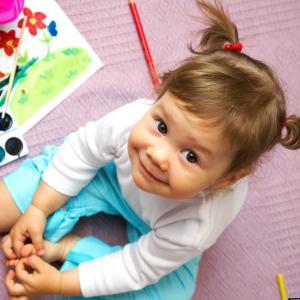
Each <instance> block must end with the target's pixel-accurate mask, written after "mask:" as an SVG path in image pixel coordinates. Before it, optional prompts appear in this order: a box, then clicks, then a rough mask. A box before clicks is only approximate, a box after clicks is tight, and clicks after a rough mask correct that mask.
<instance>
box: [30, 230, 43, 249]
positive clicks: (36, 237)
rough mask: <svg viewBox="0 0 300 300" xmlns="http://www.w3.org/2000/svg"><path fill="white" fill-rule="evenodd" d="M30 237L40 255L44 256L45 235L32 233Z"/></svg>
mask: <svg viewBox="0 0 300 300" xmlns="http://www.w3.org/2000/svg"><path fill="white" fill-rule="evenodd" d="M30 237H31V241H32V244H33V246H34V248H35V249H36V251H37V253H38V255H43V254H44V253H43V249H44V239H43V234H42V233H41V232H35V231H32V232H30Z"/></svg>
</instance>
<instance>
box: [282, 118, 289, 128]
mask: <svg viewBox="0 0 300 300" xmlns="http://www.w3.org/2000/svg"><path fill="white" fill-rule="evenodd" d="M288 120H289V118H288V117H285V118H284V120H283V125H284V126H286V125H287V122H288Z"/></svg>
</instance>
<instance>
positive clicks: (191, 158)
mask: <svg viewBox="0 0 300 300" xmlns="http://www.w3.org/2000/svg"><path fill="white" fill-rule="evenodd" d="M182 154H183V156H184V158H185V159H186V160H187V161H188V162H189V163H191V164H196V163H197V162H198V157H197V154H196V153H195V152H193V151H191V150H184V151H182Z"/></svg>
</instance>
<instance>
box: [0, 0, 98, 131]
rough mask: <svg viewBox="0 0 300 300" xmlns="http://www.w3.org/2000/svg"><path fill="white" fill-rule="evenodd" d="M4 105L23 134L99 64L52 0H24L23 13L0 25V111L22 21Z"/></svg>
mask: <svg viewBox="0 0 300 300" xmlns="http://www.w3.org/2000/svg"><path fill="white" fill-rule="evenodd" d="M24 16H26V17H27V21H26V24H25V33H24V38H23V43H22V45H21V51H20V56H19V58H18V64H17V70H16V75H15V78H14V82H13V90H12V94H11V99H10V102H9V109H10V111H11V112H12V114H13V117H14V120H15V121H16V122H17V124H18V126H19V128H20V129H21V130H22V132H23V133H25V132H26V131H28V130H29V129H30V128H31V127H33V126H34V125H35V124H36V123H37V122H39V121H40V120H41V119H42V118H43V117H44V116H45V115H46V114H48V113H49V112H50V111H51V110H52V109H53V108H55V107H56V106H57V105H58V104H59V103H61V101H63V100H64V99H65V98H66V97H67V96H68V95H70V94H71V93H72V92H73V91H74V90H75V89H77V88H78V87H79V86H80V85H81V84H82V83H84V82H85V81H86V80H87V79H88V78H89V77H90V76H91V75H93V74H94V73H95V72H96V71H97V70H98V69H99V68H101V67H102V66H103V63H102V62H101V60H100V58H99V57H98V56H97V55H96V54H95V52H94V51H93V50H92V48H91V47H90V45H89V44H88V43H87V42H86V40H85V39H84V38H83V37H82V35H81V34H80V33H79V31H78V30H77V29H76V28H75V26H74V25H73V24H72V23H71V21H70V20H69V19H68V17H67V16H66V15H65V14H64V12H63V11H62V9H61V8H60V7H59V6H58V4H57V3H56V2H55V1H54V0H26V1H25V5H24V9H23V13H22V14H21V15H20V16H19V18H18V19H17V20H16V21H14V22H12V23H9V24H5V25H1V26H0V110H1V108H2V107H3V105H4V103H5V95H6V89H7V86H8V81H9V75H10V72H11V68H12V65H13V60H14V54H15V52H16V49H17V47H18V44H19V35H20V30H21V28H22V25H23V22H24Z"/></svg>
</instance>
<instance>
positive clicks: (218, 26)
mask: <svg viewBox="0 0 300 300" xmlns="http://www.w3.org/2000/svg"><path fill="white" fill-rule="evenodd" d="M197 5H198V7H199V9H200V10H201V12H202V14H203V15H204V16H205V17H206V23H207V27H206V28H205V29H203V30H202V31H201V33H202V38H201V41H200V44H199V45H198V47H197V49H200V51H201V50H202V51H205V50H217V49H223V46H224V44H225V43H228V42H229V43H230V44H233V43H237V42H238V41H239V36H238V31H237V27H236V25H235V24H234V23H233V22H232V21H231V20H230V18H229V17H228V15H226V13H225V11H224V9H223V7H222V5H221V3H220V2H219V1H218V0H215V5H213V4H210V3H207V2H206V1H205V0H197ZM189 48H190V50H191V51H192V52H193V53H194V54H200V51H196V50H194V49H193V48H192V47H191V46H190V47H189Z"/></svg>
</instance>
